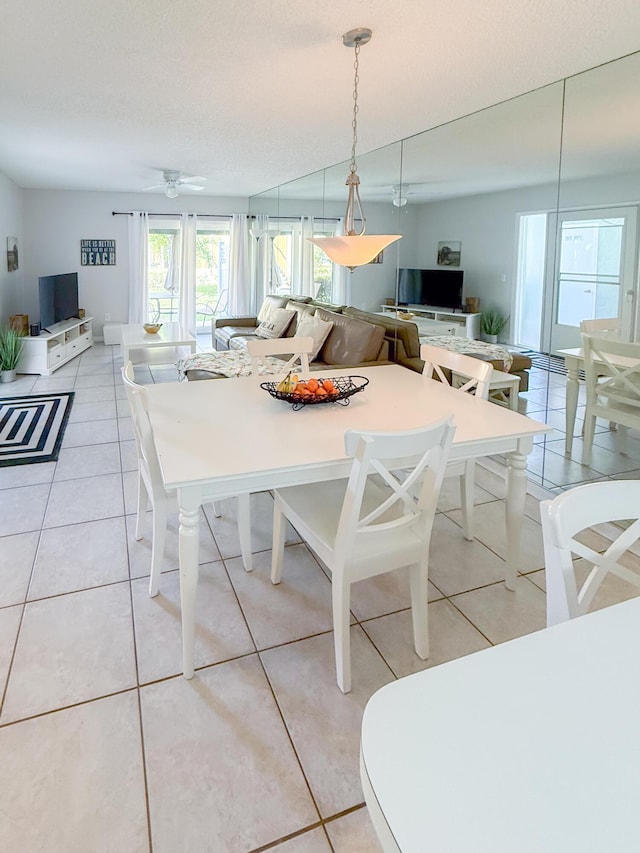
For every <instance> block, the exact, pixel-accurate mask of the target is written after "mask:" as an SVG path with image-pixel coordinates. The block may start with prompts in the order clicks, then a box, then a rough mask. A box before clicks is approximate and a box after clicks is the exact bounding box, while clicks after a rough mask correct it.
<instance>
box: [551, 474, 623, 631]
mask: <svg viewBox="0 0 640 853" xmlns="http://www.w3.org/2000/svg"><path fill="white" fill-rule="evenodd" d="M540 515H541V518H542V538H543V542H544V559H545V575H546V586H547V625H556V624H557V623H559V622H565V621H567V620H568V619H573V618H574V617H575V616H582V615H583V614H584V613H586V612H587V611H588V610H589V607H590V605H591V604H592V602H593V599H594V597H595V595H596V593H597V592H598V590H599V589H600V586H601V585H602V582H603V581H604V580H605V578H606V577H607V575H609V574H612V575H617V576H618V577H620V578H622V579H623V580H625V581H627V582H628V583H630V584H633V585H634V586H636V587H640V573H638V572H635V571H633V570H632V569H629V568H627V567H626V566H623V565H621V563H620V559H621V557H622V556H623V555H624V554H625V553H626V552H627V551H628V549H629V548H630V547H631V546H632V545H633V544H634V543H635V542H637V540H638V538H639V537H640V519H639V516H640V480H613V481H606V482H601V483H586V484H584V485H582V486H576V488H574V489H570V490H569V491H567V492H563V493H562V494H561V495H558V497H557V498H554V499H553V500H549V501H542V503H541V504H540ZM629 520H633V521H632V523H631V524H630V525H629V526H628V527H626V528H622V527H615V526H614V524H611V526H610V527H609V528H608V530H610V531H617V530H619V535H615V532H614V538H613V541H612V542H611V544H610V545H609V547H608V548H607V549H606V551H605V552H604V553H602V554H600V553H598V552H597V551H594V550H593V549H592V548H589V547H588V546H587V545H585V544H584V543H583V542H581V541H580V540H579V539H578V538H577V536H578V534H579V533H580V532H581V531H583V530H586V529H588V528H590V527H593V526H594V525H599V524H605V523H607V522H619V521H625V522H628V521H629ZM573 555H575V556H576V557H582V558H583V559H584V560H586V561H587V562H588V563H589V564H590V565H591V566H592V568H591V570H590V572H589V574H588V575H587V577H586V579H585V580H584V582H583V583H582V584H581V585H579V584H578V579H577V578H576V572H575V567H574V564H573Z"/></svg>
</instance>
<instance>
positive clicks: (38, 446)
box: [0, 391, 74, 468]
mask: <svg viewBox="0 0 640 853" xmlns="http://www.w3.org/2000/svg"><path fill="white" fill-rule="evenodd" d="M73 397H74V392H73V391H65V392H60V393H57V394H37V395H33V396H26V397H2V398H0V468H2V467H6V466H8V465H29V464H32V463H34V462H54V461H55V460H56V459H57V458H58V453H59V452H60V445H61V444H62V437H63V435H64V431H65V429H66V426H67V421H68V420H69V413H70V412H71V405H72V403H73Z"/></svg>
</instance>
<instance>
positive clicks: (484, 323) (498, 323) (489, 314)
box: [480, 308, 509, 335]
mask: <svg viewBox="0 0 640 853" xmlns="http://www.w3.org/2000/svg"><path fill="white" fill-rule="evenodd" d="M508 322H509V317H508V316H505V315H504V314H503V313H502V311H500V309H499V308H487V310H486V311H483V312H482V318H481V320H480V331H481V332H482V334H483V335H499V334H500V332H501V331H502V330H503V329H504V327H505V326H506V325H507V323H508Z"/></svg>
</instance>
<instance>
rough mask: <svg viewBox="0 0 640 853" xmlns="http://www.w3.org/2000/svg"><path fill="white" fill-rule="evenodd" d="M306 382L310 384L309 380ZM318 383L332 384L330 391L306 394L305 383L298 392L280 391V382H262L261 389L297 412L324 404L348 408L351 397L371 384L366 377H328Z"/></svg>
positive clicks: (299, 384) (318, 380)
mask: <svg viewBox="0 0 640 853" xmlns="http://www.w3.org/2000/svg"><path fill="white" fill-rule="evenodd" d="M306 381H307V382H308V381H309V380H306ZM317 382H318V383H324V382H328V383H330V384H329V390H325V389H324V388H323V391H324V393H317V392H316V393H312V392H310V391H309V392H308V393H307V394H305V393H304V392H303V391H302V388H304V387H305V384H304V381H303V383H298V388H300V390H296V391H278V385H279V384H280V383H278V382H261V383H260V387H261V388H264V390H265V391H268V392H269V394H271V396H272V397H275V398H276V400H284V402H285V403H289V404H290V405H291V406H292V407H293V410H294V411H297V410H298V409H301V408H302V407H303V406H318V405H320V404H322V403H338V404H339V405H340V406H348V405H349V401H350V397H353V395H354V394H357V393H358V392H359V391H364V389H365V388H366V386H367V385H368V384H369V380H368V379H367V377H366V376H331V377H329V376H327V378H326V379H325V378H324V377H323V378H320V379H317ZM300 386H302V387H300ZM331 388H333V390H331Z"/></svg>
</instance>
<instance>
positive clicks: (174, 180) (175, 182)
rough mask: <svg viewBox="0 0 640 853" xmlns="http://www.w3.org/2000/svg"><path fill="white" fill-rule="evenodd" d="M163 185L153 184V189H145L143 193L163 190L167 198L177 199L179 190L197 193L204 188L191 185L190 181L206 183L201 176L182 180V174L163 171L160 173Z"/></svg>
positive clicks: (168, 170)
mask: <svg viewBox="0 0 640 853" xmlns="http://www.w3.org/2000/svg"><path fill="white" fill-rule="evenodd" d="M162 179H163V183H161V184H155V185H154V186H153V187H147V188H146V189H145V190H143V192H149V191H150V190H159V189H164V194H165V195H166V197H167V198H177V197H178V196H179V195H180V188H182V189H185V190H194V191H195V192H199V191H200V190H203V189H204V187H201V186H199V185H198V184H192V183H191V181H206V180H207V179H206V178H205V177H203V176H202V175H193V176H192V177H190V178H183V177H182V173H181V172H178V171H177V170H176V169H165V170H164V171H163V173H162Z"/></svg>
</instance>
